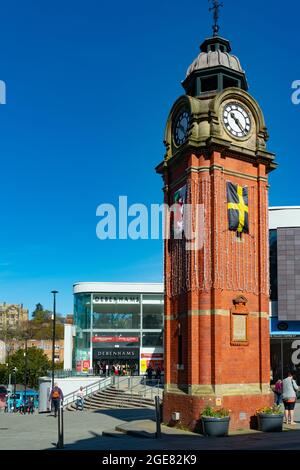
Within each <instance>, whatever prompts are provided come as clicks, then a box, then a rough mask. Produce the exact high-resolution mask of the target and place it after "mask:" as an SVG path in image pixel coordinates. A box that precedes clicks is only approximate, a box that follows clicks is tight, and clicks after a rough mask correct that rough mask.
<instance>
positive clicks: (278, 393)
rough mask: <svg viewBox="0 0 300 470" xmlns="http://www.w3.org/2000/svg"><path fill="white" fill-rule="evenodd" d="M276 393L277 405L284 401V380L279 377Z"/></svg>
mask: <svg viewBox="0 0 300 470" xmlns="http://www.w3.org/2000/svg"><path fill="white" fill-rule="evenodd" d="M274 393H275V395H276V405H280V403H281V402H282V380H281V379H278V380H277V382H276V384H275V390H274Z"/></svg>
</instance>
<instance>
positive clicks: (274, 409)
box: [256, 404, 282, 415]
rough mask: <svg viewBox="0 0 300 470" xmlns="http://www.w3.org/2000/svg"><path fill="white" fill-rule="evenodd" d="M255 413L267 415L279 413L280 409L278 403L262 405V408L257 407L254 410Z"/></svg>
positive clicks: (280, 412)
mask: <svg viewBox="0 0 300 470" xmlns="http://www.w3.org/2000/svg"><path fill="white" fill-rule="evenodd" d="M256 414H257V415H258V414H267V415H281V414H282V409H281V408H280V405H275V404H274V405H273V406H264V407H263V408H259V409H258V410H256Z"/></svg>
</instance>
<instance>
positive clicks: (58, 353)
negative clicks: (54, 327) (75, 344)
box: [10, 339, 64, 362]
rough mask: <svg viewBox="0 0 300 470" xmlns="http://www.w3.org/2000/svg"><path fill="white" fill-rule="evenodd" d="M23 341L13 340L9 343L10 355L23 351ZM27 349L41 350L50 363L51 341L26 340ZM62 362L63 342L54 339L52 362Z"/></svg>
mask: <svg viewBox="0 0 300 470" xmlns="http://www.w3.org/2000/svg"><path fill="white" fill-rule="evenodd" d="M24 347H25V341H24V340H23V341H22V340H14V341H11V342H10V354H13V353H14V352H15V351H17V350H18V349H24ZM27 347H28V348H37V349H42V351H43V353H44V354H46V356H47V357H48V359H49V361H52V340H51V339H28V340H27ZM63 361H64V340H63V339H56V340H55V350H54V362H63Z"/></svg>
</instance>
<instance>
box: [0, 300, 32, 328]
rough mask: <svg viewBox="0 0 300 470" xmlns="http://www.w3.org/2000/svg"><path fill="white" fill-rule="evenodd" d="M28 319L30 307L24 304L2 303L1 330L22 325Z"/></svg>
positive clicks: (0, 305)
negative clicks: (25, 306)
mask: <svg viewBox="0 0 300 470" xmlns="http://www.w3.org/2000/svg"><path fill="white" fill-rule="evenodd" d="M26 321H28V309H27V308H24V307H23V304H7V303H6V302H3V303H0V330H7V329H14V328H17V327H20V326H21V325H22V323H23V322H26Z"/></svg>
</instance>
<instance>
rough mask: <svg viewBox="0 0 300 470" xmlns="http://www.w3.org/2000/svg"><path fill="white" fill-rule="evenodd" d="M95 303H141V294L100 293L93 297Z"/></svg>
mask: <svg viewBox="0 0 300 470" xmlns="http://www.w3.org/2000/svg"><path fill="white" fill-rule="evenodd" d="M93 303H94V304H139V303H140V296H139V295H101V296H100V295H99V296H94V297H93Z"/></svg>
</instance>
